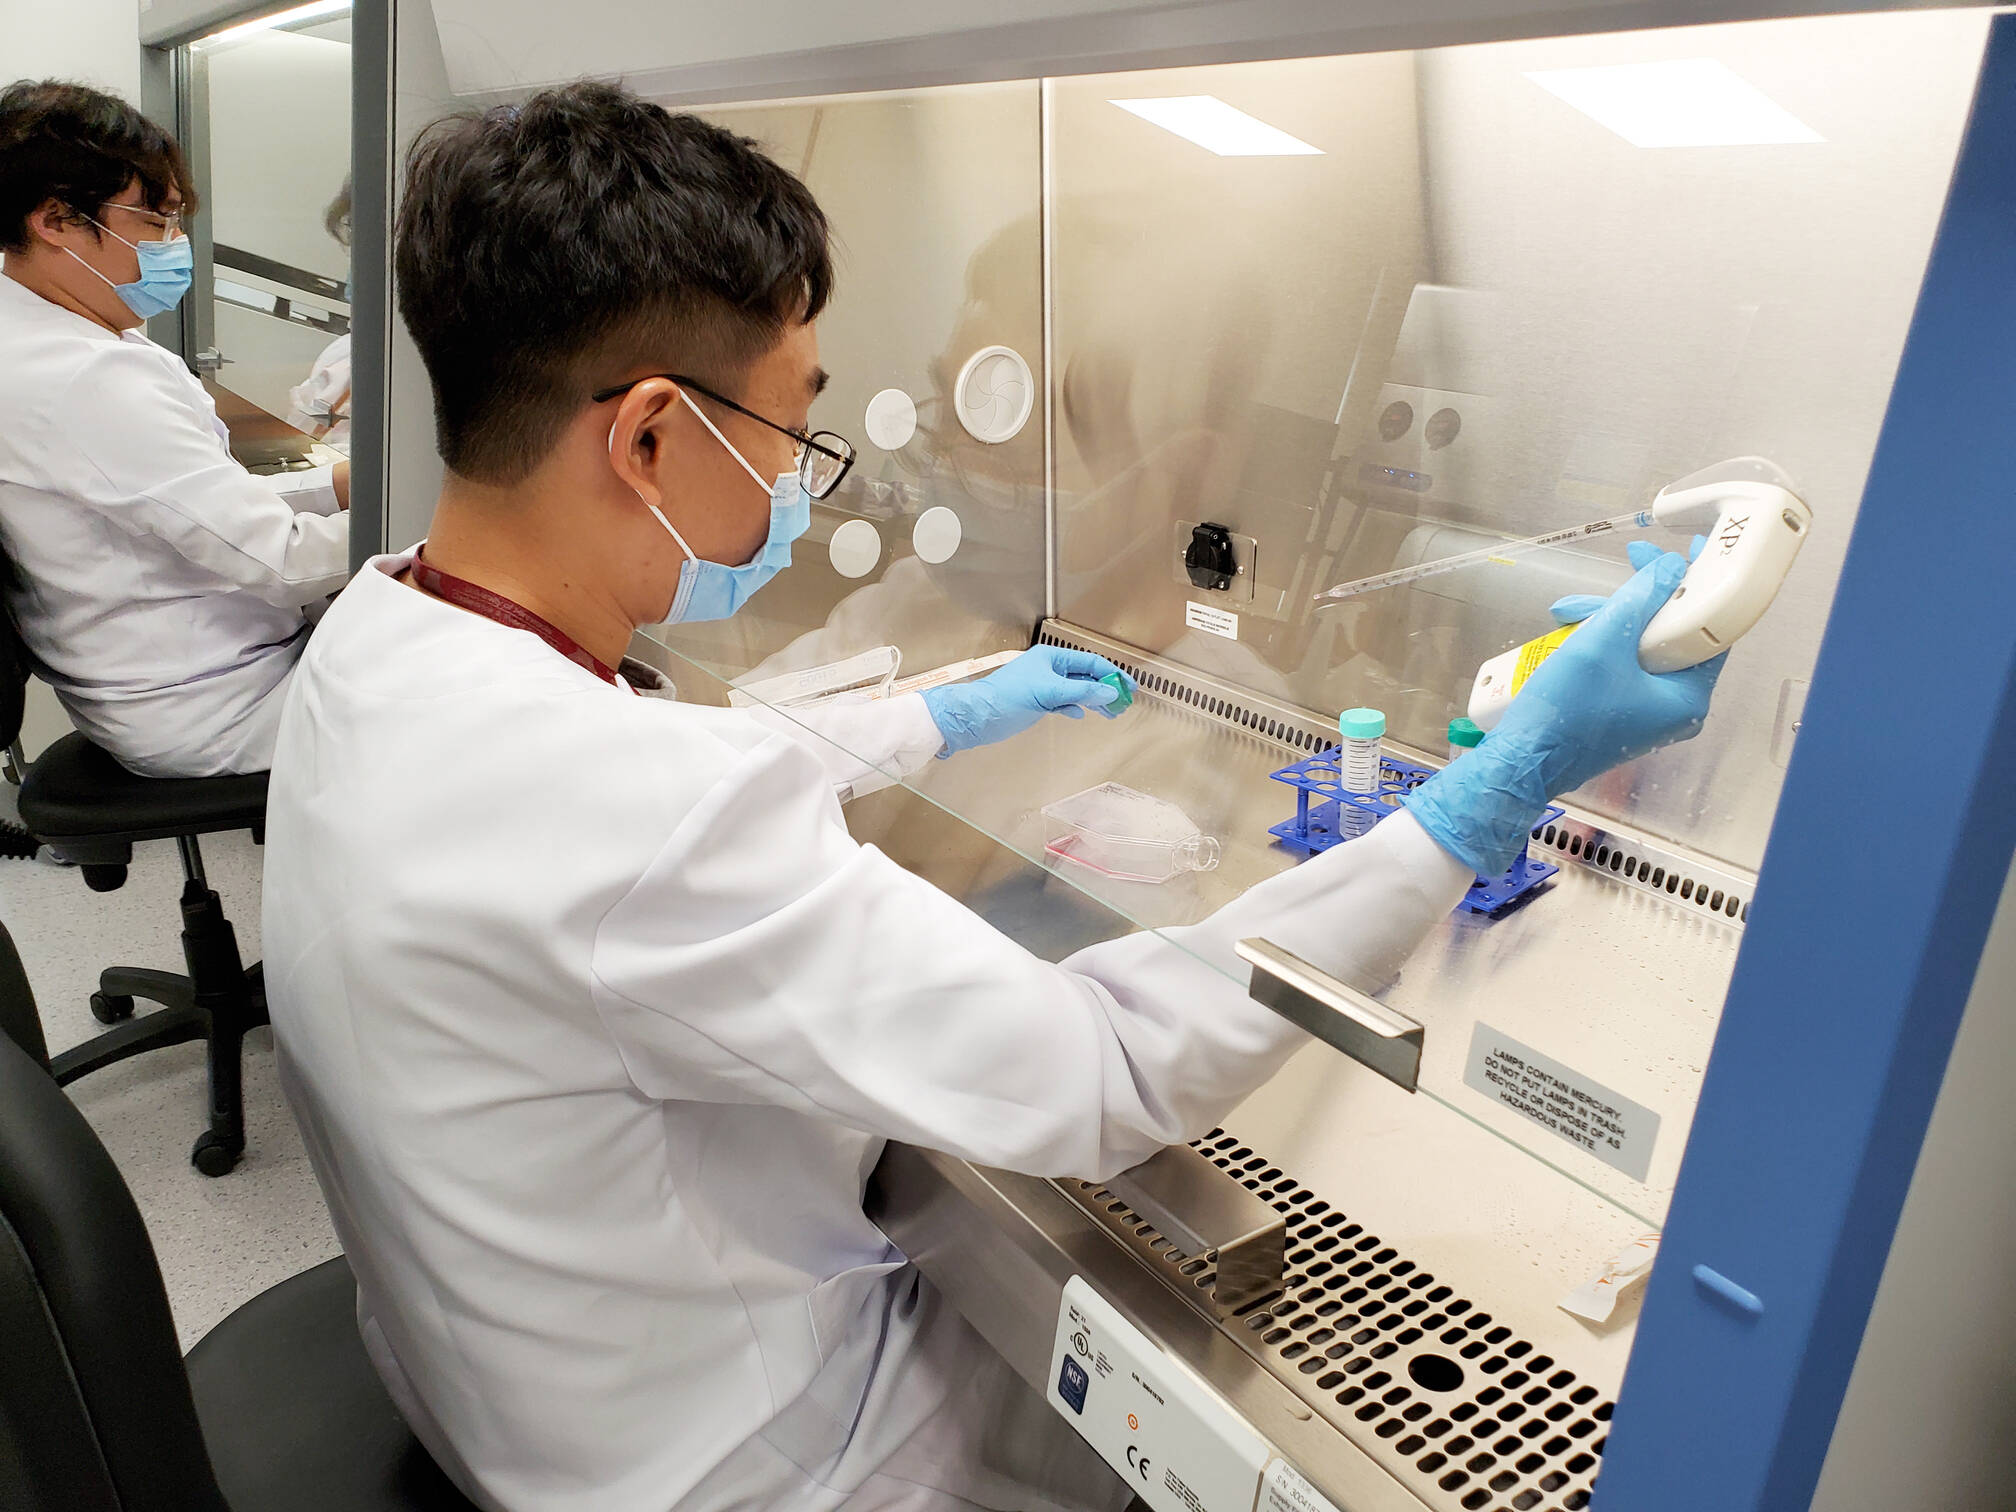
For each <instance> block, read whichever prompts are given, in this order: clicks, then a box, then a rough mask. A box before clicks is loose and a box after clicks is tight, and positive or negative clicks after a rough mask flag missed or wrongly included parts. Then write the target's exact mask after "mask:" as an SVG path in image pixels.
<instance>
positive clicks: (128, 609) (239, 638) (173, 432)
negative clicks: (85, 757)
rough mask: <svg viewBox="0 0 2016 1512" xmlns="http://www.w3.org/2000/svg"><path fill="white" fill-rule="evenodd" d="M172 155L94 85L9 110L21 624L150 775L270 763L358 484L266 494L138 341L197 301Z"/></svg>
mask: <svg viewBox="0 0 2016 1512" xmlns="http://www.w3.org/2000/svg"><path fill="white" fill-rule="evenodd" d="M195 210H196V192H195V188H194V186H193V184H192V183H191V181H190V177H189V170H188V166H187V164H186V163H185V162H184V160H183V156H182V150H181V148H180V147H179V146H177V144H176V142H175V140H174V138H173V137H171V136H169V135H168V133H167V132H165V131H163V130H162V129H161V128H160V127H159V126H156V125H155V124H154V123H153V122H152V121H149V120H148V119H147V118H146V117H145V116H143V115H141V114H140V112H139V111H137V110H135V109H134V108H133V107H132V106H130V105H128V104H126V103H125V102H124V101H123V100H120V99H118V98H117V97H115V96H113V95H109V94H105V93H102V92H101V91H99V90H95V89H90V88H87V87H85V86H83V85H80V84H66V83H61V82H55V81H44V82H39V83H38V82H33V81H26V80H24V81H22V82H19V83H16V84H12V85H10V86H8V87H7V88H6V89H4V90H0V250H4V252H5V254H6V259H5V264H4V266H0V548H4V550H5V553H6V555H7V557H8V558H9V559H10V560H11V562H12V563H13V566H14V569H15V571H14V583H13V585H12V586H11V587H9V588H8V589H7V590H6V607H7V610H8V612H9V613H11V614H12V616H13V618H14V623H15V626H16V628H17V629H18V630H19V631H20V634H21V638H22V641H23V642H24V643H25V644H26V646H27V648H28V651H29V654H30V655H31V656H32V657H33V658H34V662H35V670H36V672H37V673H38V674H39V675H40V676H41V677H43V678H44V679H45V680H46V681H47V682H48V683H49V684H50V686H51V687H53V688H54V689H55V691H56V696H57V698H58V699H59V700H61V702H62V704H63V706H64V708H65V709H66V710H67V711H68V712H69V715H70V719H71V721H72V723H74V724H75V725H76V726H77V728H78V729H79V730H81V731H83V733H84V734H85V735H86V736H88V737H89V738H90V739H91V740H93V741H95V742H96V743H97V744H99V745H101V746H103V747H104V748H105V749H106V750H108V751H110V752H111V753H112V754H113V755H114V756H115V757H117V758H118V759H119V760H120V761H121V762H123V763H124V764H125V765H126V766H127V767H129V768H130V769H132V770H133V771H135V772H138V773H140V774H142V775H143V776H151V777H203V776H212V775H216V774H219V773H226V772H252V771H262V770H264V769H265V768H266V767H268V766H269V765H271V763H272V757H273V742H274V737H275V733H276V731H277V729H278V726H279V720H280V705H281V701H282V699H283V697H284V695H285V694H286V691H287V682H288V679H289V678H290V677H291V676H292V675H293V671H294V667H295V664H296V662H297V661H299V659H300V656H301V648H302V646H303V645H304V644H306V642H307V638H308V630H309V623H308V620H307V618H306V617H305V614H304V610H306V609H308V608H309V607H310V606H312V605H316V604H319V603H320V602H321V601H323V600H325V599H326V598H327V597H328V596H329V595H330V594H332V593H334V592H335V591H336V590H337V589H338V588H340V587H341V586H342V584H343V580H344V578H345V577H346V576H347V573H348V568H349V558H350V529H349V516H348V515H347V514H346V513H344V512H343V511H344V510H346V509H347V507H348V505H349V488H350V476H349V464H348V463H347V462H345V463H339V464H337V465H336V466H335V467H334V468H317V469H313V470H311V471H307V472H296V473H287V474H283V475H279V476H276V477H272V478H260V477H254V476H253V475H252V474H250V473H248V472H247V471H246V470H245V469H244V468H243V467H242V466H240V465H239V464H238V462H237V461H236V460H234V459H233V457H232V455H231V450H230V446H229V436H228V434H227V433H226V431H225V429H224V427H223V426H222V425H221V424H220V423H219V422H218V420H217V413H216V407H215V406H214V405H213V404H212V402H211V400H210V396H209V395H208V394H207V393H206V392H205V391H204V388H203V385H202V384H201V383H200V382H199V381H198V380H197V379H196V378H195V376H194V375H193V374H191V373H190V372H189V370H188V368H187V367H185V366H184V365H183V363H182V360H181V359H180V358H179V357H177V356H175V355H174V354H173V353H172V352H169V351H167V350H166V349H164V348H162V347H160V346H157V345H156V344H155V343H154V342H152V341H150V340H149V339H148V338H147V336H146V334H145V333H144V332H143V331H142V329H141V326H142V323H143V322H145V321H146V320H148V319H150V318H152V317H154V316H157V315H165V314H167V313H168V312H170V311H172V310H173V309H174V308H175V306H176V305H177V303H178V302H179V301H180V300H181V298H182V297H183V295H184V294H185V293H187V292H188V288H189V283H190V277H191V267H192V260H191V253H190V246H189V241H188V238H187V237H185V236H184V235H183V234H182V222H183V221H184V220H185V219H186V218H187V217H188V216H190V215H192V214H193V213H194V212H195Z"/></svg>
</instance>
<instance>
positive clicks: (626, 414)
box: [609, 378, 679, 507]
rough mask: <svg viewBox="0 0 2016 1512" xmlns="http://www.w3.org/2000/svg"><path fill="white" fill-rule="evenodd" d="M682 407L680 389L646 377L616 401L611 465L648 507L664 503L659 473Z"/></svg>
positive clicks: (610, 453)
mask: <svg viewBox="0 0 2016 1512" xmlns="http://www.w3.org/2000/svg"><path fill="white" fill-rule="evenodd" d="M678 404H679V389H678V386H677V385H676V384H674V383H672V382H671V380H669V379H666V378H647V379H645V380H644V381H643V382H642V383H640V384H638V385H637V386H636V387H635V388H633V389H631V390H630V391H629V392H628V393H626V394H625V395H623V397H622V398H621V399H620V400H618V401H617V405H616V418H615V420H614V421H613V422H612V423H611V424H610V427H609V465H610V466H611V467H613V468H614V469H615V470H616V476H617V477H618V478H620V479H622V481H623V484H624V486H625V487H627V488H629V489H630V490H631V491H632V492H633V493H635V494H636V495H637V496H638V497H639V498H640V499H642V500H643V501H644V502H645V503H646V504H650V505H652V506H654V507H657V506H661V505H663V503H664V502H665V501H664V500H663V499H662V498H661V497H660V496H659V487H658V474H659V470H660V469H661V468H662V467H663V466H664V463H665V453H666V451H667V450H668V449H669V448H670V447H671V445H672V427H671V425H670V424H669V422H670V420H671V418H672V413H673V411H674V409H676V408H677V406H678Z"/></svg>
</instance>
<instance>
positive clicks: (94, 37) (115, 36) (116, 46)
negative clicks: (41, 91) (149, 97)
mask: <svg viewBox="0 0 2016 1512" xmlns="http://www.w3.org/2000/svg"><path fill="white" fill-rule="evenodd" d="M15 79H74V80H77V81H78V82H80V83H84V84H95V85H97V86H98V88H100V89H109V90H111V91H112V92H114V93H115V94H121V95H124V96H125V97H126V98H127V99H129V100H133V101H136V102H137V101H138V100H139V98H140V11H139V6H138V4H137V0H61V3H60V4H51V3H50V0H0V80H4V81H6V82H9V83H11V82H12V81H14V80H15Z"/></svg>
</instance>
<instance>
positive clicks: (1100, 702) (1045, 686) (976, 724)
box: [924, 646, 1135, 756]
mask: <svg viewBox="0 0 2016 1512" xmlns="http://www.w3.org/2000/svg"><path fill="white" fill-rule="evenodd" d="M1113 673H1119V675H1120V677H1121V678H1122V679H1123V680H1124V681H1125V682H1126V684H1127V689H1128V691H1129V692H1130V693H1132V692H1133V691H1134V688H1135V683H1134V679H1133V678H1131V677H1128V676H1127V674H1126V673H1125V672H1121V671H1120V669H1119V668H1118V667H1116V666H1114V665H1113V663H1111V662H1110V661H1108V660H1106V658H1105V657H1103V656H1094V655H1093V654H1092V653H1091V652H1089V651H1073V650H1069V649H1068V648H1066V647H1063V646H1031V647H1030V648H1029V649H1028V650H1027V651H1024V652H1023V653H1022V654H1021V655H1020V656H1018V657H1016V658H1015V660H1013V661H1012V662H1010V663H1008V665H1007V666H1005V667H1002V668H999V669H998V670H996V671H993V672H990V673H988V674H987V675H986V676H985V677H983V678H981V679H980V680H979V681H978V682H970V683H954V684H953V685H952V686H950V687H946V688H927V689H925V690H924V706H925V707H926V708H927V709H929V710H930V711H931V718H932V720H933V721H934V722H935V723H936V724H937V726H938V733H939V734H940V735H943V736H944V737H945V749H944V750H942V751H940V752H939V753H938V754H939V755H940V756H950V755H951V754H952V753H953V752H954V751H965V750H970V749H971V748H972V747H974V746H979V745H992V744H993V743H994V742H995V741H997V740H1006V739H1007V738H1008V737H1009V736H1010V735H1019V734H1021V733H1022V732H1023V731H1024V730H1026V729H1028V728H1029V727H1030V726H1031V725H1033V724H1035V723H1036V722H1037V721H1038V720H1039V719H1041V718H1042V717H1043V716H1044V715H1045V714H1064V715H1068V716H1069V717H1070V718H1072V719H1083V718H1084V717H1085V710H1087V709H1097V710H1098V711H1099V712H1100V713H1102V714H1104V715H1105V716H1106V717H1107V718H1108V719H1112V718H1113V717H1114V712H1113V711H1112V710H1111V709H1108V708H1107V707H1106V705H1108V704H1110V703H1112V702H1114V701H1115V700H1116V699H1118V698H1119V696H1120V695H1119V694H1118V693H1116V692H1114V691H1113V688H1112V687H1111V685H1110V684H1107V683H1103V682H1101V681H1100V680H1099V679H1100V678H1102V677H1106V676H1108V675H1110V674H1113Z"/></svg>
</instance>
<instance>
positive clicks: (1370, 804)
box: [1267, 746, 1561, 914]
mask: <svg viewBox="0 0 2016 1512" xmlns="http://www.w3.org/2000/svg"><path fill="white" fill-rule="evenodd" d="M1342 756H1343V747H1342V746H1332V747H1330V749H1329V750H1327V751H1322V752H1319V753H1318V754H1316V755H1314V756H1310V757H1306V758H1304V759H1303V760H1301V761H1297V762H1294V763H1293V764H1291V765H1289V766H1285V767H1282V768H1281V770H1280V771H1278V772H1275V773H1273V777H1274V780H1275V781H1276V782H1285V783H1286V784H1288V786H1289V787H1292V788H1294V789H1295V817H1294V818H1293V819H1286V820H1283V821H1282V822H1281V823H1279V824H1277V825H1274V826H1273V827H1272V828H1270V829H1269V830H1268V831H1267V833H1268V834H1270V835H1272V836H1274V837H1275V839H1277V840H1279V841H1280V842H1281V843H1282V844H1283V845H1285V846H1287V847H1288V848H1289V849H1290V850H1292V851H1299V852H1300V853H1301V854H1302V855H1303V856H1305V857H1306V856H1314V855H1317V854H1319V853H1321V852H1323V851H1326V850H1328V849H1330V847H1331V846H1333V845H1341V844H1343V843H1344V842H1345V841H1346V840H1349V839H1351V838H1353V837H1352V836H1351V835H1348V834H1346V833H1345V821H1346V819H1347V818H1348V817H1349V815H1348V813H1347V808H1348V809H1352V810H1358V811H1360V812H1363V813H1365V814H1368V815H1370V816H1371V824H1368V825H1366V826H1365V828H1366V829H1367V830H1370V828H1371V827H1372V824H1377V823H1378V822H1379V821H1380V820H1381V819H1384V818H1385V817H1386V816H1387V815H1389V814H1393V813H1397V812H1398V811H1399V808H1400V801H1401V800H1402V799H1403V798H1405V797H1406V796H1407V794H1409V793H1411V792H1413V791H1414V789H1416V788H1417V787H1419V786H1421V784H1422V783H1424V782H1426V781H1427V780H1428V779H1429V778H1430V777H1433V776H1434V775H1435V769H1434V768H1433V767H1425V766H1420V765H1418V764H1416V763H1414V762H1411V761H1400V760H1397V759H1395V758H1394V757H1391V756H1382V757H1380V758H1379V791H1378V792H1377V793H1376V794H1360V793H1347V792H1345V791H1344V769H1343V765H1342ZM1560 817H1561V810H1560V809H1559V808H1558V807H1555V806H1553V805H1549V806H1548V809H1547V812H1546V813H1544V814H1542V815H1541V816H1540V818H1539V820H1538V821H1537V822H1536V823H1535V824H1534V826H1533V827H1534V828H1535V829H1539V828H1540V827H1541V826H1542V825H1544V824H1547V823H1549V822H1551V821H1552V820H1555V819H1559V818H1560ZM1559 870H1561V868H1560V867H1558V866H1555V865H1554V864H1553V863H1551V862H1547V861H1535V860H1533V859H1532V858H1531V857H1529V856H1528V855H1527V853H1526V852H1525V851H1524V850H1522V851H1520V852H1519V856H1518V859H1516V860H1515V861H1513V863H1512V866H1511V869H1510V870H1509V871H1507V872H1506V873H1505V875H1504V876H1502V877H1479V878H1478V879H1477V880H1476V881H1475V882H1473V883H1471V884H1470V891H1469V892H1468V893H1467V894H1466V895H1465V896H1464V898H1463V901H1462V902H1461V903H1460V904H1458V905H1457V906H1458V907H1459V908H1462V909H1465V910H1467V911H1468V912H1470V913H1478V914H1498V913H1503V912H1504V911H1505V910H1506V909H1507V908H1510V907H1511V906H1512V905H1513V904H1514V903H1516V902H1518V900H1519V899H1521V898H1523V897H1524V896H1525V895H1526V894H1527V893H1529V892H1531V891H1532V890H1533V889H1534V888H1536V887H1538V886H1539V885H1540V884H1541V883H1542V882H1545V881H1546V880H1547V879H1548V878H1549V877H1551V876H1553V875H1554V874H1555V873H1556V872H1558V871H1559Z"/></svg>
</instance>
